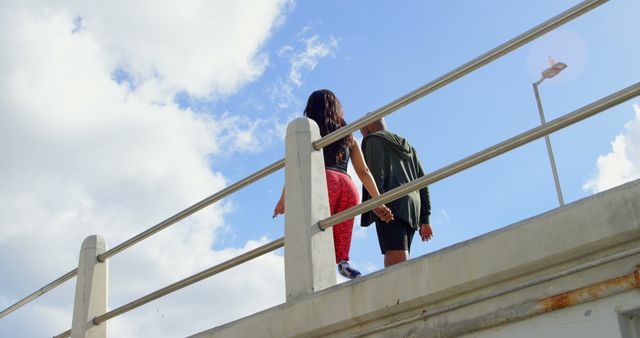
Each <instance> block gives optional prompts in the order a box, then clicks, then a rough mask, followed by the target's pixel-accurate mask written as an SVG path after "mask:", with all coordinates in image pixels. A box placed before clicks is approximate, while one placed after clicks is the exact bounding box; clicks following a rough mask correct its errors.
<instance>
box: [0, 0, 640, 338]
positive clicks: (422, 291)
mask: <svg viewBox="0 0 640 338" xmlns="http://www.w3.org/2000/svg"><path fill="white" fill-rule="evenodd" d="M606 2H607V1H606V0H585V1H583V2H581V3H579V4H577V5H576V6H574V7H572V8H570V9H568V10H566V11H565V12H563V13H560V14H559V15H557V16H555V17H553V18H550V19H549V20H547V21H545V22H543V23H541V24H539V25H538V26H536V27H533V28H532V29H530V30H528V31H526V32H524V33H522V34H521V35H518V36H516V37H514V38H512V39H510V40H508V41H506V42H505V43H503V44H501V45H499V46H497V47H496V48H494V49H492V50H490V51H488V52H486V53H485V54H482V55H480V56H478V57H477V58H475V59H473V60H471V61H469V62H467V63H465V64H463V65H461V66H460V67H458V68H456V69H454V70H452V71H450V72H448V73H446V74H444V75H442V76H440V77H438V78H436V79H435V80H433V81H431V82H429V83H427V84H425V85H424V86H422V87H420V88H417V89H416V90H414V91H412V92H410V93H408V94H406V95H405V96H403V97H400V98H398V99H397V100H395V101H393V102H391V103H389V104H387V105H385V106H383V107H381V108H379V109H377V110H374V111H373V112H371V113H370V114H368V115H366V116H363V117H362V118H360V119H358V120H356V121H355V122H353V123H351V124H349V125H347V126H345V127H343V128H340V129H338V130H337V131H335V132H333V133H331V134H329V135H326V136H324V137H322V138H320V135H319V132H318V127H317V126H316V125H315V124H312V123H311V122H310V120H308V119H306V118H299V119H296V120H294V121H293V122H292V123H291V124H290V125H289V127H288V128H287V139H286V156H285V158H284V159H281V160H278V161H276V162H274V163H273V164H271V165H269V166H267V167H265V168H263V169H260V170H258V171H257V172H255V173H253V174H252V175H250V176H248V177H246V178H244V179H242V180H240V181H238V182H236V183H234V184H231V185H229V186H228V187H226V188H224V189H222V190H221V191H218V192H216V193H214V194H213V195H211V196H209V197H207V198H205V199H203V200H202V201H199V202H197V203H195V204H194V205H192V206H190V207H188V208H187V209H185V210H182V211H180V212H178V213H177V214H175V215H173V216H171V217H169V218H167V219H166V220H164V221H162V222H160V223H158V224H156V225H155V226H153V227H151V228H149V229H147V230H145V231H143V232H142V233H140V234H138V235H136V236H134V237H132V238H130V239H128V240H126V241H124V242H123V243H120V244H118V245H116V246H115V247H113V248H111V249H107V246H106V243H105V242H104V240H102V239H101V238H100V237H99V236H97V235H96V236H91V237H89V238H87V239H86V240H85V242H84V243H83V245H82V249H81V255H80V260H79V265H78V267H77V268H73V269H72V270H71V271H69V272H67V273H66V274H64V275H62V276H61V277H59V278H58V279H56V280H54V281H52V282H51V283H49V284H47V285H45V286H44V287H42V288H40V289H38V290H36V291H35V292H33V293H32V294H30V295H28V296H26V297H25V298H23V299H22V300H20V301H18V302H17V303H15V304H13V305H12V306H10V307H8V308H7V309H4V310H3V311H2V312H0V319H1V318H3V317H5V316H7V315H9V314H10V313H11V312H13V311H15V310H17V309H19V308H20V307H21V306H24V305H26V304H28V303H29V302H31V301H33V300H35V299H36V298H38V297H40V296H42V295H43V294H45V293H47V292H48V291H50V290H52V289H53V288H55V287H57V286H59V285H61V284H62V283H64V282H65V281H68V280H70V279H72V278H74V277H77V279H76V296H75V303H74V311H73V321H72V323H71V329H70V330H67V331H65V332H62V333H60V334H58V335H56V336H55V337H60V338H61V337H69V336H71V337H73V338H76V337H94V338H105V337H107V321H108V320H110V319H112V318H115V317H117V316H120V315H122V314H124V313H126V312H128V311H131V310H133V309H135V308H137V307H140V306H143V305H145V304H147V303H149V302H152V301H154V300H156V299H158V298H160V297H163V296H165V295H167V294H169V293H171V292H174V291H177V290H180V289H182V288H184V287H187V286H189V285H191V284H193V283H196V282H198V281H201V280H203V279H205V278H208V277H211V276H213V275H215V274H218V273H220V272H222V271H225V270H227V269H230V268H233V267H234V266H237V265H239V264H242V263H243V262H246V261H248V260H251V259H253V258H256V257H259V256H261V255H264V254H266V253H268V252H271V251H273V250H276V249H279V248H281V247H283V246H284V247H285V280H286V295H287V301H286V303H284V304H281V305H279V306H276V307H273V308H271V309H268V310H265V311H262V312H259V313H256V314H254V315H251V316H249V317H246V318H243V319H240V320H237V321H234V322H232V323H228V324H226V325H223V326H219V327H215V328H212V329H210V330H208V331H205V332H201V333H198V334H196V335H194V336H193V337H297V336H304V337H318V336H328V337H332V336H334V337H343V336H352V337H359V336H382V337H458V336H463V337H465V336H466V337H514V336H515V337H540V336H548V337H572V336H576V337H578V336H579V337H623V338H638V337H640V334H639V332H640V322H639V321H638V319H636V317H637V315H638V314H640V299H639V298H638V297H639V295H638V291H637V290H636V289H637V288H638V286H639V284H640V272H638V270H637V267H636V264H640V259H639V258H640V246H639V245H638V244H640V182H639V181H635V182H630V183H627V184H625V185H624V186H621V187H618V188H615V189H612V190H609V191H605V192H602V193H599V194H597V195H594V196H592V197H589V198H586V199H583V200H580V201H576V202H574V203H571V204H570V205H566V206H563V207H561V208H558V209H555V210H552V211H549V212H547V213H545V214H542V215H539V216H537V217H533V218H531V219H528V220H524V221H521V222H519V223H517V224H514V225H511V226H508V227H506V228H503V229H500V230H497V231H494V232H492V233H489V234H486V235H483V236H481V237H478V238H475V239H472V240H469V241H466V242H463V243H459V244H456V245H454V246H452V247H449V248H445V249H443V250H440V251H437V252H434V253H431V254H429V255H426V256H423V257H419V258H416V259H413V260H410V261H408V262H405V263H403V264H400V265H397V266H393V267H391V268H388V269H385V270H383V271H379V272H376V273H373V274H371V275H369V276H365V277H363V278H359V279H357V280H355V281H351V282H348V283H344V284H341V285H336V276H335V271H334V269H335V265H334V252H333V239H332V234H331V231H325V230H326V229H328V228H330V227H331V226H333V225H334V224H337V223H339V222H341V221H343V220H345V219H349V218H352V217H354V216H355V215H358V214H361V213H363V212H366V211H369V210H371V209H373V208H375V207H376V206H378V205H380V204H383V203H388V202H390V201H393V200H395V199H397V198H399V197H401V196H404V195H406V194H408V193H411V192H412V191H415V190H417V189H420V188H422V187H425V186H427V185H429V184H433V183H436V182H438V181H440V180H443V179H445V178H447V177H449V176H452V175H455V174H456V173H459V172H461V171H463V170H466V169H468V168H471V167H473V166H475V165H478V164H480V163H483V162H485V161H488V160H490V159H492V158H494V157H496V156H499V155H501V154H504V153H506V152H508V151H510V150H513V149H515V148H517V147H520V146H522V145H524V144H527V143H529V142H532V141H534V140H537V139H540V138H543V137H545V136H547V135H549V134H550V133H553V132H555V131H558V130H560V129H562V128H565V127H567V126H570V125H572V124H575V123H578V122H580V121H582V120H584V119H586V118H589V117H591V116H593V115H595V114H598V113H601V112H604V111H606V110H607V109H609V108H611V107H613V106H616V105H618V104H621V103H623V102H626V101H627V100H630V99H632V98H634V97H637V96H639V95H640V82H639V83H635V84H632V85H630V86H628V87H626V88H623V89H621V90H619V91H618V92H615V93H612V94H611V95H608V96H606V97H602V98H599V99H597V100H595V101H593V102H591V103H589V104H586V105H585V106H583V107H581V108H579V109H577V110H575V111H573V112H570V113H568V114H566V115H564V116H562V117H559V118H557V119H555V120H552V121H548V122H544V121H543V123H542V124H541V125H540V126H539V127H536V128H533V129H531V130H528V131H526V132H524V133H522V134H519V135H516V136H514V137H512V138H510V139H508V140H505V141H503V142H501V143H498V144H496V145H494V146H492V147H489V148H487V149H485V150H482V151H480V152H478V153H476V154H473V155H471V156H468V157H466V158H464V159H461V160H459V161H457V162H454V163H452V164H450V165H448V166H445V167H443V168H440V169H438V170H436V171H434V172H431V173H429V174H427V175H425V176H423V177H421V178H419V179H417V180H415V181H413V182H410V183H408V184H406V185H404V186H402V187H399V188H396V189H394V190H391V191H388V192H385V193H384V194H382V195H380V196H378V197H376V198H374V199H371V200H369V201H367V202H365V203H362V204H360V205H358V206H355V207H353V208H351V209H349V210H346V211H343V212H340V213H337V214H335V215H329V208H328V204H327V200H328V199H327V189H326V181H325V174H324V161H323V158H322V152H321V151H319V150H320V149H322V148H323V147H325V146H327V145H329V144H331V143H333V142H335V141H337V140H339V139H341V138H343V137H345V136H346V135H347V134H350V133H352V132H354V131H355V130H357V129H359V128H360V127H362V126H365V125H367V124H369V123H371V122H372V121H374V120H377V119H379V118H382V117H384V116H386V115H388V114H391V113H392V112H394V111H396V110H398V109H401V108H402V107H404V106H406V105H408V104H410V103H412V102H414V101H416V100H418V99H420V98H421V97H424V96H426V95H428V94H430V93H432V92H434V91H436V90H438V89H439V88H442V87H444V86H446V85H447V84H449V83H451V82H453V81H455V80H457V79H459V78H461V77H463V76H465V75H467V74H469V73H471V72H473V71H474V70H476V69H479V68H480V67H482V66H484V65H486V64H488V63H490V62H492V61H494V60H496V59H498V58H500V57H501V56H503V55H505V54H507V53H509V52H511V51H513V50H515V49H517V48H519V47H521V46H523V45H524V44H526V43H527V42H529V41H531V40H533V39H535V38H537V37H539V36H541V35H543V34H545V33H547V32H549V31H551V30H553V29H555V28H557V27H559V26H561V25H563V24H564V23H567V22H569V21H570V20H573V19H575V18H577V17H579V16H580V15H582V14H584V13H587V12H588V11H590V10H593V9H595V8H597V7H598V6H600V5H602V4H604V3H606ZM282 168H285V177H286V183H285V190H286V196H287V199H286V203H287V204H286V210H287V215H286V217H285V236H284V238H280V239H276V240H275V241H273V242H271V243H267V244H265V245H263V246H261V247H258V248H256V249H253V250H251V251H249V252H246V253H244V254H242V255H240V256H238V257H235V258H232V259H230V260H228V261H226V262H223V263H221V264H218V265H215V266H213V267H211V268H208V269H206V270H203V271H201V272H199V273H196V274H194V275H192V276H190V277H187V278H185V279H183V280H180V281H177V282H175V283H173V284H171V285H168V286H166V287H163V288H162V289H159V290H157V291H155V292H152V293H151V294H148V295H145V296H143V297H141V298H138V299H136V300H133V301H131V302H129V303H127V304H124V305H121V306H119V307H117V308H115V309H112V310H108V283H107V274H108V263H109V259H110V258H111V257H113V256H115V255H117V254H119V253H121V252H122V251H124V250H126V249H128V248H130V247H131V246H133V245H135V244H137V243H139V242H140V241H143V240H145V239H147V238H150V237H152V236H153V235H154V234H156V233H158V232H159V231H162V230H163V229H165V228H167V227H169V226H172V225H174V224H176V223H177V222H179V221H181V220H183V219H185V218H187V217H189V216H191V215H193V214H194V213H196V212H198V211H200V210H202V209H204V208H206V207H207V206H209V205H211V204H213V203H216V202H218V201H220V200H221V199H223V198H225V197H227V196H229V195H231V194H232V193H234V192H236V191H238V190H239V189H242V188H243V187H245V186H247V185H249V184H251V183H253V182H255V181H257V180H259V179H260V178H262V177H264V176H266V175H269V174H271V173H274V172H276V171H277V170H280V169H282ZM561 204H562V203H561ZM185 306H188V305H185ZM222 306H223V305H222Z"/></svg>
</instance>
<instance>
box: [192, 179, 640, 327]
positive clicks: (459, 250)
mask: <svg viewBox="0 0 640 338" xmlns="http://www.w3.org/2000/svg"><path fill="white" fill-rule="evenodd" d="M639 245H640V181H635V182H630V183H627V184H625V185H623V186H620V187H618V188H615V189H612V190H609V191H606V192H603V193H600V194H597V195H594V196H591V197H589V198H586V199H583V200H580V201H577V202H574V203H571V204H570V205H567V206H566V207H564V208H560V209H556V210H553V211H550V212H548V213H545V214H542V215H540V216H537V217H534V218H531V219H528V220H524V221H522V222H519V223H517V224H514V225H511V226H508V227H505V228H503V229H500V230H497V231H494V232H491V233H488V234H486V235H483V236H480V237H477V238H474V239H472V240H469V241H466V242H463V243H459V244H457V245H454V246H452V247H449V248H445V249H443V250H440V251H437V252H434V253H431V254H428V255H425V256H422V257H418V258H415V259H412V260H410V261H408V262H405V263H403V264H399V265H397V266H394V267H391V268H389V269H385V270H382V271H379V272H376V273H374V274H371V275H369V276H365V277H364V278H361V279H358V280H356V281H353V282H349V283H345V284H341V285H338V286H335V287H332V288H329V289H326V290H324V291H320V292H317V293H315V294H312V295H309V296H305V297H302V298H299V299H297V300H295V301H292V302H288V303H285V304H282V305H279V306H276V307H273V308H271V309H267V310H265V311H262V312H259V313H256V314H254V315H252V316H249V317H246V318H243V319H240V320H237V321H234V322H231V323H229V324H226V325H223V326H220V327H217V328H214V329H211V330H208V331H205V332H202V333H200V334H197V335H195V336H194V337H258V336H260V337H266V336H270V337H291V336H305V337H314V336H336V337H337V336H359V335H360V334H362V333H366V332H369V333H370V334H371V335H372V336H384V337H400V336H411V337H423V336H425V333H426V332H429V330H431V329H432V328H433V327H442V326H447V325H455V323H459V322H463V321H468V320H470V319H473V318H477V317H479V316H483V315H486V314H489V313H491V312H494V311H496V309H500V308H504V307H508V306H511V305H514V304H519V303H521V302H522V301H523V300H528V299H537V298H542V297H547V296H551V295H555V294H558V293H561V292H564V291H567V290H572V289H575V288H579V287H583V286H588V285H591V284H594V283H597V282H601V281H603V280H606V279H609V278H613V277H617V276H620V275H624V274H628V273H630V272H631V271H633V270H634V269H635V265H636V264H638V263H640V257H639V256H638V255H636V256H631V257H628V258H625V259H621V260H618V261H615V262H612V263H609V264H605V265H601V266H598V267H597V268H592V269H589V270H586V271H583V272H580V273H576V274H572V275H569V276H566V277H563V278H560V279H557V280H553V281H550V282H546V283H542V284H539V285H536V286H531V287H529V288H526V289H524V290H521V291H517V292H513V293H509V294H506V295H504V296H500V297H496V298H492V299H490V300H486V301H483V302H480V303H476V304H473V305H469V306H466V307H464V308H460V309H457V310H454V311H449V312H445V313H442V314H440V315H436V316H433V317H429V318H426V319H425V318H422V319H416V320H412V318H420V314H421V313H422V312H423V311H431V310H432V309H435V308H438V307H441V306H443V305H447V304H451V303H454V302H458V301H461V300H465V299H468V298H470V297H475V296H478V295H481V294H484V293H487V292H490V291H493V290H497V289H501V288H506V287H509V286H512V285H515V284H518V283H522V282H523V281H527V280H530V279H533V278H535V277H539V276H543V275H547V274H550V273H552V272H556V271H560V270H563V269H567V268H570V267H572V266H575V265H577V264H581V263H585V262H589V261H592V260H594V259H597V258H599V257H605V256H608V255H611V254H614V253H617V252H621V251H624V250H628V249H629V248H637V247H638V246H639ZM634 291H635V290H634ZM635 292H637V291H635ZM610 298H612V299H613V298H615V297H610ZM602 301H605V300H602ZM599 302H601V301H599ZM637 305H638V307H640V304H637ZM625 306H627V307H629V306H631V305H629V304H626V305H625ZM567 310H568V309H564V310H560V311H567ZM611 311H614V310H613V309H612V310H611ZM530 320H531V319H530ZM527 321H529V320H527ZM398 323H404V324H402V325H398ZM511 325H515V324H511ZM487 336H490V335H487ZM557 336H562V335H557ZM618 336H619V335H618ZM613 337H615V335H614V336H613Z"/></svg>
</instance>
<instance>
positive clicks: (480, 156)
mask: <svg viewBox="0 0 640 338" xmlns="http://www.w3.org/2000/svg"><path fill="white" fill-rule="evenodd" d="M639 95H640V82H636V83H635V84H633V85H631V86H629V87H627V88H624V89H622V90H620V91H618V92H616V93H613V94H611V95H609V96H606V97H604V98H602V99H600V100H598V101H595V102H593V103H591V104H588V105H586V106H584V107H582V108H580V109H577V110H575V111H573V112H571V113H569V114H567V115H564V116H562V117H559V118H557V119H555V120H553V121H550V122H547V123H545V124H543V125H541V126H539V127H536V128H533V129H530V130H528V131H526V132H524V133H522V134H519V135H517V136H514V137H512V138H510V139H508V140H506V141H504V142H501V143H498V144H496V145H494V146H492V147H489V148H487V149H485V150H482V151H480V152H477V153H475V154H473V155H471V156H468V157H466V158H464V159H462V160H460V161H457V162H455V163H453V164H450V165H448V166H446V167H444V168H441V169H439V170H436V171H434V172H433V173H431V174H428V175H425V176H422V177H421V178H418V179H416V180H414V181H412V182H410V183H407V184H405V185H403V186H400V187H397V188H395V189H393V190H390V191H387V192H385V193H384V194H382V195H380V196H378V197H376V198H373V199H371V200H368V201H366V202H364V203H362V204H359V205H357V206H355V207H352V208H350V209H347V210H345V211H342V212H339V213H337V214H334V215H331V216H329V217H327V218H325V219H323V220H321V221H320V222H319V223H318V226H319V227H320V229H322V230H325V229H328V228H330V227H332V226H333V225H335V224H338V223H340V222H343V221H345V220H347V219H350V218H353V217H355V216H357V215H360V214H362V213H365V212H367V211H370V210H373V209H374V208H375V207H377V206H379V205H381V204H384V203H388V202H391V201H394V200H396V199H398V198H400V197H402V196H405V195H407V194H409V193H411V192H413V191H416V190H418V189H421V188H424V187H426V186H428V185H429V184H431V183H435V182H438V181H440V180H442V179H444V178H447V177H449V176H451V175H453V174H456V173H458V172H461V171H463V170H465V169H468V168H471V167H473V166H475V165H478V164H480V163H482V162H485V161H487V160H489V159H491V158H494V157H496V156H498V155H501V154H504V153H506V152H507V151H510V150H512V149H514V148H517V147H520V146H522V145H524V144H527V143H529V142H531V141H534V140H537V139H539V138H541V137H544V136H545V135H548V134H551V133H553V132H555V131H558V130H560V129H562V128H565V127H567V126H570V125H572V124H574V123H576V122H580V121H582V120H584V119H586V118H588V117H591V116H593V115H595V114H598V113H600V112H602V111H603V110H606V109H609V108H611V107H613V106H616V105H618V104H620V103H622V102H625V101H627V100H629V99H632V98H634V97H636V96H639Z"/></svg>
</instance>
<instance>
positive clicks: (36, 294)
mask: <svg viewBox="0 0 640 338" xmlns="http://www.w3.org/2000/svg"><path fill="white" fill-rule="evenodd" d="M77 274H78V268H75V269H73V270H71V271H69V272H67V273H66V274H64V275H62V276H61V277H59V278H58V279H56V280H54V281H53V282H51V283H49V284H47V285H45V286H43V287H42V288H40V289H38V290H36V291H34V292H33V293H32V294H30V295H28V296H26V297H24V298H22V299H21V300H20V301H19V302H17V303H15V304H13V305H11V306H9V307H8V308H6V309H4V310H2V312H0V318H2V317H4V316H6V315H8V314H10V313H11V312H13V311H15V310H17V309H19V308H20V307H22V306H23V305H25V304H27V303H29V302H31V301H32V300H34V299H36V298H38V297H40V296H42V295H44V294H45V293H47V292H48V291H49V290H51V289H53V288H55V287H57V286H58V285H60V284H62V283H64V282H66V281H68V280H69V279H71V278H73V277H74V276H75V275H77Z"/></svg>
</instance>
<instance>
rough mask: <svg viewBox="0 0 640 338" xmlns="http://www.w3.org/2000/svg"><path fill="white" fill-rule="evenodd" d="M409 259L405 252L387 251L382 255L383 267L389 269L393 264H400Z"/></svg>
mask: <svg viewBox="0 0 640 338" xmlns="http://www.w3.org/2000/svg"><path fill="white" fill-rule="evenodd" d="M407 259H409V252H408V251H407V250H387V251H386V252H385V253H384V267H385V268H386V267H389V266H392V265H394V264H398V263H402V262H404V261H406V260H407Z"/></svg>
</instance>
